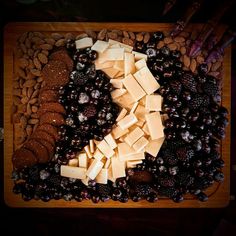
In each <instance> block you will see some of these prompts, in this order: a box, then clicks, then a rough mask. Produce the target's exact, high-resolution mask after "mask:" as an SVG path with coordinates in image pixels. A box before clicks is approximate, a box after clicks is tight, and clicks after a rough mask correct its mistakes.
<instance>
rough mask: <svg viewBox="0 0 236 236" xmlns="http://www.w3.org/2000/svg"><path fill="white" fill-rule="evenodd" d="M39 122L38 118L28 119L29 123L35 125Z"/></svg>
mask: <svg viewBox="0 0 236 236" xmlns="http://www.w3.org/2000/svg"><path fill="white" fill-rule="evenodd" d="M38 123H39V119H29V120H28V124H30V125H35V124H38Z"/></svg>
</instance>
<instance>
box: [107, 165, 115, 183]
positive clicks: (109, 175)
mask: <svg viewBox="0 0 236 236" xmlns="http://www.w3.org/2000/svg"><path fill="white" fill-rule="evenodd" d="M108 180H110V181H111V182H113V183H114V182H115V181H116V179H115V178H113V175H112V165H110V166H109V168H108Z"/></svg>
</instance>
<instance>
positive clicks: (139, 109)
mask: <svg viewBox="0 0 236 236" xmlns="http://www.w3.org/2000/svg"><path fill="white" fill-rule="evenodd" d="M148 113H149V111H148V110H147V109H145V107H144V106H142V105H138V107H137V108H136V110H135V112H134V114H135V115H136V117H137V118H138V119H139V120H142V121H144V122H145V121H146V118H145V115H146V114H148Z"/></svg>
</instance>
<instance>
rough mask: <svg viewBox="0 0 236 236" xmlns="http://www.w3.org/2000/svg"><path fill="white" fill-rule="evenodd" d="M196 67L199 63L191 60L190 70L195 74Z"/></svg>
mask: <svg viewBox="0 0 236 236" xmlns="http://www.w3.org/2000/svg"><path fill="white" fill-rule="evenodd" d="M196 67H197V62H196V60H195V59H194V58H193V59H191V64H190V70H191V71H192V72H195V70H196Z"/></svg>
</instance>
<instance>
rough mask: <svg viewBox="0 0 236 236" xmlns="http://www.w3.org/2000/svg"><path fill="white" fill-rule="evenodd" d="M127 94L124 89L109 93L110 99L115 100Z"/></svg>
mask: <svg viewBox="0 0 236 236" xmlns="http://www.w3.org/2000/svg"><path fill="white" fill-rule="evenodd" d="M126 92H127V90H126V89H115V90H113V91H112V92H111V97H112V99H116V98H118V97H120V96H122V95H124V94H125V93H126Z"/></svg>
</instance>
